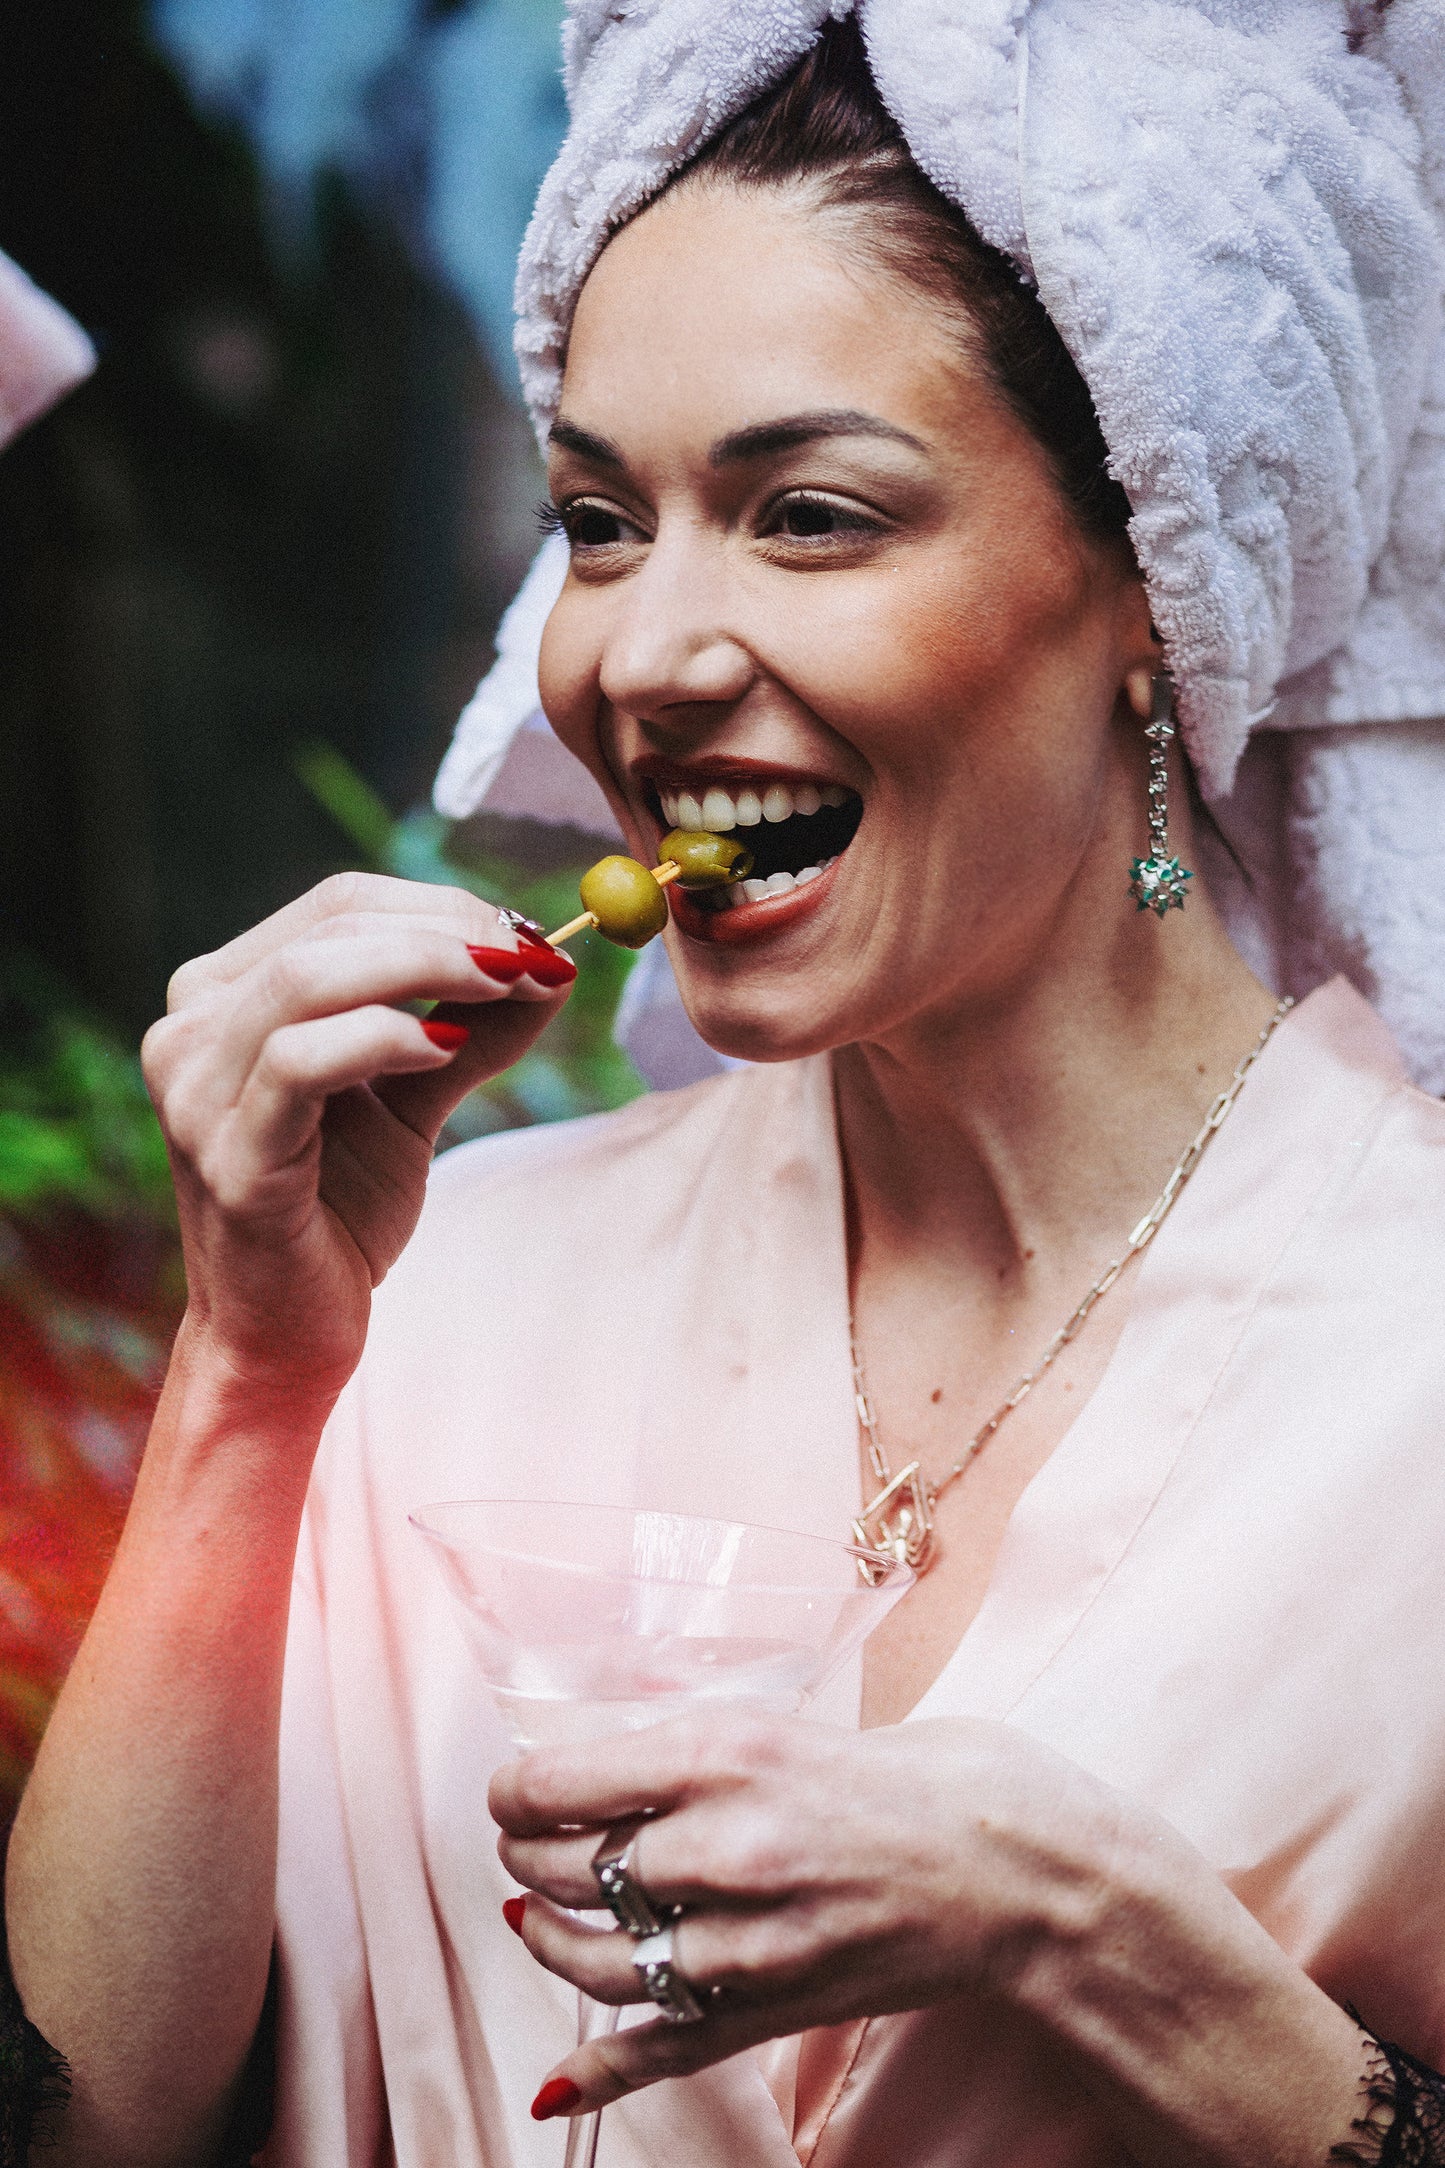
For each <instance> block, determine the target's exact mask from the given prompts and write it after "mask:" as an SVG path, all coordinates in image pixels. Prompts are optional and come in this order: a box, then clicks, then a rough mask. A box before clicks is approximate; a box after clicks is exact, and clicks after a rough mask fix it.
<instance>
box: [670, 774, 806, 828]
mask: <svg viewBox="0 0 1445 2168" xmlns="http://www.w3.org/2000/svg"><path fill="white" fill-rule="evenodd" d="M847 796H848V793H847V791H846V790H844V789H843V787H842V785H841V784H840V783H826V784H820V783H769V785H768V787H767V789H766V790H765V791H764V792H763V793H762V795H761V796H759V794H758V792H757V791H755V790H749V789H747V788H744V789H742V790H736V791H732V790H723V789H722V788H721V787H720V786H719V785H718V784H716V783H714V784H711V785H710V786H709V787H708V789H706V790H705V791H704V792H703V794H702V796H701V797H700V798H699V797H697V796H695V794H694V793H693V792H692V791H690V790H679V791H668V790H665V791H663V792H662V793H661V797H662V813H663V818H664V819H665V820H666V822H667V825H668V827H669V828H706V829H708V830H710V831H711V833H712V834H714V835H725V834H726V833H727V831H728V829H729V828H756V827H757V825H758V822H759V821H786V820H791V819H792V817H793V815H794V814H795V813H816V812H817V811H818V809H819V807H820V806H825V805H831V806H840V805H842V804H843V803H844V802H845V800H846V799H847Z"/></svg>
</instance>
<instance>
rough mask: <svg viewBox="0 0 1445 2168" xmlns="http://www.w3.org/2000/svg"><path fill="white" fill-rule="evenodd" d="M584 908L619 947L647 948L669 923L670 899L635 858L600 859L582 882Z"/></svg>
mask: <svg viewBox="0 0 1445 2168" xmlns="http://www.w3.org/2000/svg"><path fill="white" fill-rule="evenodd" d="M581 896H582V908H583V910H584V911H590V912H591V913H592V916H593V917H594V918H595V919H596V921H597V924H598V927H599V928H600V930H601V931H602V932H603V933H605V934H606V936H607V938H608V940H609V941H615V942H616V943H617V944H618V946H619V948H646V946H647V944H648V942H649V941H650V940H651V939H652V937H653V935H654V934H655V933H661V931H662V929H663V927H664V926H665V925H666V924H667V898H666V896H665V895H664V894H663V892H662V890H661V889H660V888H659V887H658V885H657V883H656V881H655V880H654V879H653V877H652V875H651V874H650V873H649V872H648V870H647V868H646V866H643V865H639V863H638V861H637V860H636V859H635V858H623V857H621V856H617V857H613V858H599V859H598V861H597V863H596V865H595V866H589V867H588V869H587V871H586V872H585V873H584V874H583V876H582V882H581Z"/></svg>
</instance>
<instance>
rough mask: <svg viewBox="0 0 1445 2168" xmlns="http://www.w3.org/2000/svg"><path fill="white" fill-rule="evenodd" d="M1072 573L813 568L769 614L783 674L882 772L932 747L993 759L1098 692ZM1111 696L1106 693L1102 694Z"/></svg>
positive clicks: (1086, 615)
mask: <svg viewBox="0 0 1445 2168" xmlns="http://www.w3.org/2000/svg"><path fill="white" fill-rule="evenodd" d="M1095 614H1096V613H1094V612H1093V611H1091V609H1090V607H1089V605H1088V601H1087V594H1086V592H1084V591H1083V588H1082V583H1081V582H1080V580H1079V578H1078V576H1077V572H1076V571H1074V570H1073V568H1071V567H1069V566H1068V565H1066V564H1064V565H1061V566H1060V567H1059V576H1058V577H1057V578H1052V577H1048V576H1046V575H1045V576H1040V572H1039V568H1037V567H1036V568H1035V571H1034V576H1033V577H1032V578H1030V579H1029V580H1028V581H1019V580H1017V579H1011V578H1009V577H1008V576H1007V572H1006V571H1001V572H1000V574H999V576H997V577H994V576H992V575H991V574H989V573H987V572H985V571H984V570H983V569H982V568H980V567H979V566H978V565H977V564H976V563H972V562H969V561H968V560H967V559H966V558H964V557H962V556H961V555H957V554H955V553H951V552H950V553H947V554H946V555H944V556H941V557H940V559H939V561H938V562H936V563H932V564H928V565H919V564H917V563H916V562H914V563H909V562H908V561H907V559H906V558H905V557H902V556H901V557H900V559H899V562H898V564H897V565H896V567H895V566H885V567H883V568H881V569H880V570H879V572H877V573H876V574H869V575H868V577H867V579H866V581H862V582H859V583H856V584H855V583H853V582H847V583H838V584H837V585H836V586H835V585H834V584H833V583H831V582H825V581H824V580H822V579H820V580H818V582H817V585H816V589H815V592H814V594H813V595H811V596H805V597H804V598H803V599H802V600H801V601H799V602H797V603H796V605H795V606H794V607H792V608H790V609H789V610H787V611H780V612H778V613H777V617H776V621H775V624H774V625H773V627H772V628H771V631H772V641H771V646H772V653H773V655H774V656H775V657H776V665H775V666H776V668H777V670H778V674H779V676H781V677H782V678H783V679H784V681H785V682H788V683H790V684H791V685H792V686H793V688H794V689H795V690H797V691H798V692H799V693H800V694H801V695H802V697H803V698H804V699H805V700H806V701H807V702H808V704H809V705H810V706H811V707H812V708H813V709H814V712H815V713H817V714H819V715H820V716H822V717H823V718H824V719H825V720H826V721H827V722H828V723H829V724H830V725H831V727H832V728H833V729H834V730H836V731H837V732H838V734H839V735H840V736H841V737H844V738H846V739H847V740H849V742H850V743H852V744H853V745H854V746H856V748H857V750H858V751H859V752H860V753H862V755H863V757H864V758H865V760H867V761H868V762H869V764H870V765H871V766H873V767H874V768H875V772H876V773H877V774H878V777H879V780H880V781H886V780H887V779H888V777H889V776H890V775H891V776H893V777H897V778H898V779H900V780H901V779H903V778H904V777H907V776H909V775H911V772H912V771H913V770H914V769H915V768H919V769H923V768H927V769H929V770H930V771H935V772H936V768H937V763H938V761H939V759H940V757H941V756H942V757H944V758H946V759H947V760H948V761H949V762H950V763H952V762H955V761H956V762H961V763H963V764H965V765H967V766H969V767H977V766H979V765H980V764H984V765H987V764H990V763H991V761H992V760H993V759H994V758H995V757H998V756H1002V755H1003V753H1004V751H1005V749H1006V748H1007V747H1008V746H1009V745H1010V744H1011V743H1014V742H1015V741H1016V740H1017V738H1018V735H1019V733H1021V732H1027V735H1028V737H1029V739H1030V741H1032V742H1034V743H1037V741H1038V739H1039V736H1040V733H1041V731H1042V733H1043V735H1044V736H1048V735H1050V734H1051V731H1052V730H1055V729H1057V728H1058V727H1059V726H1060V724H1061V722H1062V721H1063V720H1064V719H1065V718H1066V717H1068V716H1069V715H1070V714H1076V713H1077V712H1078V709H1079V707H1080V705H1081V703H1082V704H1087V703H1089V702H1090V701H1091V699H1092V696H1093V685H1094V680H1095V679H1096V678H1100V676H1101V673H1100V668H1099V664H1100V657H1101V642H1100V641H1099V640H1098V639H1097V638H1095V637H1093V626H1092V624H1091V619H1092V618H1093V617H1094V615H1095ZM1106 705H1107V702H1106Z"/></svg>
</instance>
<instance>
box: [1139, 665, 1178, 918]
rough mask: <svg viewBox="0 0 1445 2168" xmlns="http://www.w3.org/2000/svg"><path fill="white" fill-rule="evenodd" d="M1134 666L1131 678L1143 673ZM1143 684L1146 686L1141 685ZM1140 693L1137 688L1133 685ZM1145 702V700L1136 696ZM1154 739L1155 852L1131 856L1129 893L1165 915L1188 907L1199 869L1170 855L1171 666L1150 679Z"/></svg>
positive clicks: (1149, 728)
mask: <svg viewBox="0 0 1445 2168" xmlns="http://www.w3.org/2000/svg"><path fill="white" fill-rule="evenodd" d="M1143 674H1144V673H1143V672H1142V671H1138V672H1131V673H1130V676H1131V678H1135V677H1142V676H1143ZM1141 690H1142V688H1141ZM1130 698H1131V699H1134V698H1135V694H1134V689H1133V687H1132V686H1131V688H1130ZM1136 705H1137V706H1141V707H1142V705H1143V703H1142V701H1137V702H1136ZM1144 735H1145V737H1146V738H1147V739H1148V740H1149V856H1148V857H1147V858H1131V859H1130V861H1129V893H1130V894H1131V895H1132V896H1133V898H1134V901H1135V903H1136V905H1137V906H1138V908H1139V909H1140V910H1141V911H1152V912H1153V913H1154V915H1155V917H1156V918H1163V916H1164V914H1165V912H1166V911H1182V910H1183V909H1184V905H1185V902H1186V900H1187V896H1188V890H1187V885H1186V884H1187V883H1188V882H1190V881H1192V880H1193V878H1194V875H1193V874H1192V873H1191V872H1190V870H1189V868H1188V867H1187V866H1181V865H1180V863H1179V860H1178V859H1177V858H1171V856H1170V855H1169V762H1168V757H1167V755H1168V747H1169V740H1170V739H1171V738H1172V737H1173V735H1174V682H1173V680H1172V678H1171V677H1170V676H1169V673H1168V671H1167V670H1156V671H1155V672H1154V674H1153V676H1152V678H1151V679H1150V681H1149V720H1148V722H1147V723H1146V724H1145V726H1144Z"/></svg>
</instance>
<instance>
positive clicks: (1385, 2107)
mask: <svg viewBox="0 0 1445 2168" xmlns="http://www.w3.org/2000/svg"><path fill="white" fill-rule="evenodd" d="M1350 2016H1351V2017H1352V2018H1353V2019H1354V2021H1355V2023H1356V2024H1357V2025H1358V2026H1359V2028H1360V2030H1361V2032H1362V2033H1363V2034H1364V2035H1365V2038H1366V2040H1367V2041H1368V2042H1369V2048H1370V2057H1369V2063H1368V2066H1367V2069H1366V2075H1365V2084H1364V2094H1363V2100H1362V2108H1363V2113H1362V2114H1361V2115H1360V2116H1359V2117H1358V2118H1357V2120H1356V2121H1355V2122H1353V2123H1352V2124H1351V2125H1350V2136H1349V2138H1348V2139H1347V2140H1345V2141H1344V2142H1342V2143H1341V2144H1339V2145H1337V2146H1334V2147H1332V2148H1331V2151H1330V2154H1329V2168H1445V2077H1442V2076H1441V2074H1440V2072H1439V2071H1438V2070H1432V2069H1431V2068H1430V2066H1429V2064H1428V2063H1422V2062H1419V2061H1418V2060H1417V2059H1416V2057H1415V2056H1413V2055H1408V2054H1407V2053H1406V2052H1405V2050H1404V2048H1397V2047H1395V2046H1393V2045H1392V2043H1391V2042H1390V2041H1388V2040H1377V2039H1376V2038H1375V2035H1374V2034H1373V2033H1372V2032H1371V2031H1370V2029H1369V2027H1368V2026H1367V2025H1366V2024H1365V2022H1364V2020H1363V2019H1362V2018H1361V2016H1360V2014H1359V2012H1358V2011H1357V2010H1351V2011H1350Z"/></svg>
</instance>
